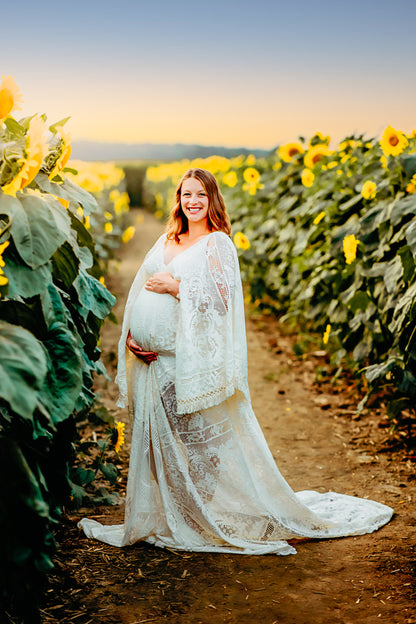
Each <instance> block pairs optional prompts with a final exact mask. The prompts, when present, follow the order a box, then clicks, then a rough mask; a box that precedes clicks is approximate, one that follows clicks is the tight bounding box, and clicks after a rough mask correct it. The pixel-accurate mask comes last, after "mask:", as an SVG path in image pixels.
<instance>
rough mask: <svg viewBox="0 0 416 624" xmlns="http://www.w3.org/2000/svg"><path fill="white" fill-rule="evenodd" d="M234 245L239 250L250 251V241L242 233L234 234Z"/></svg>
mask: <svg viewBox="0 0 416 624" xmlns="http://www.w3.org/2000/svg"><path fill="white" fill-rule="evenodd" d="M234 245H235V246H236V247H238V248H239V249H243V250H246V249H250V241H249V240H248V238H247V236H246V235H245V234H243V233H242V232H236V233H235V234H234Z"/></svg>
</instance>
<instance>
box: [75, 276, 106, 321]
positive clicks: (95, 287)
mask: <svg viewBox="0 0 416 624" xmlns="http://www.w3.org/2000/svg"><path fill="white" fill-rule="evenodd" d="M74 288H75V290H76V292H77V295H78V301H79V303H80V307H79V308H78V311H79V313H80V314H81V315H82V317H83V318H84V319H86V318H87V316H88V314H89V312H92V313H93V314H95V316H97V317H98V318H99V319H105V317H106V316H107V314H108V313H109V312H110V310H111V308H112V307H113V305H114V304H115V302H116V298H115V297H114V295H112V294H111V293H110V292H109V291H108V290H107V288H106V287H105V286H103V285H102V284H101V282H100V281H99V280H97V279H95V277H92V276H91V275H89V274H88V273H87V272H86V271H83V270H81V271H80V272H79V275H78V277H77V278H76V280H75V281H74Z"/></svg>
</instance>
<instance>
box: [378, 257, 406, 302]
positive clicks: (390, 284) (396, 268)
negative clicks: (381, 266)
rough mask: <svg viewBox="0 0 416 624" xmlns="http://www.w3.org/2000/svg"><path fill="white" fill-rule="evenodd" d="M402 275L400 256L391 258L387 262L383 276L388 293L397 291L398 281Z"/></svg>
mask: <svg viewBox="0 0 416 624" xmlns="http://www.w3.org/2000/svg"><path fill="white" fill-rule="evenodd" d="M402 276H403V265H402V262H401V260H400V257H399V256H396V257H395V258H393V260H391V261H390V262H388V263H387V267H386V271H385V273H384V276H383V277H384V283H385V284H386V288H387V292H388V293H393V292H396V291H398V282H399V280H400V278H401V277H402Z"/></svg>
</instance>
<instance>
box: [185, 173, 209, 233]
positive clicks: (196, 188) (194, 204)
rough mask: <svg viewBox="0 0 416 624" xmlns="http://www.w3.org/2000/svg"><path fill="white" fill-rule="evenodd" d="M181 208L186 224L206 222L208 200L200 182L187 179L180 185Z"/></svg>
mask: <svg viewBox="0 0 416 624" xmlns="http://www.w3.org/2000/svg"><path fill="white" fill-rule="evenodd" d="M181 206H182V210H183V212H184V214H185V216H186V218H187V219H188V222H192V223H198V222H200V221H204V220H205V221H206V220H207V216H208V206H209V199H208V195H207V192H206V191H205V189H204V187H203V186H202V184H201V182H200V181H199V180H197V179H196V178H187V179H186V180H185V181H184V182H183V183H182V188H181Z"/></svg>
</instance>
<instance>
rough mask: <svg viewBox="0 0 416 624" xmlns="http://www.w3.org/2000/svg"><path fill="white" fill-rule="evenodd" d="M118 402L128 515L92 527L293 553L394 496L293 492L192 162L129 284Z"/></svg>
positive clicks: (215, 213) (380, 508)
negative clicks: (163, 227) (256, 400)
mask: <svg viewBox="0 0 416 624" xmlns="http://www.w3.org/2000/svg"><path fill="white" fill-rule="evenodd" d="M117 381H118V384H119V388H120V400H119V405H121V406H128V407H129V409H130V410H131V412H132V415H133V419H134V424H133V435H132V443H131V456H130V465H129V477H128V485H127V497H126V509H125V521H124V524H122V525H116V526H105V525H101V524H100V523H98V522H96V521H94V520H89V519H85V518H84V519H83V520H81V522H80V526H81V527H82V528H83V530H84V531H85V533H86V535H87V536H88V537H94V538H96V539H99V540H102V541H104V542H107V543H109V544H113V545H115V546H124V545H127V544H133V543H135V542H137V541H140V540H145V541H146V542H148V543H151V544H155V545H156V546H162V547H169V548H175V549H181V550H192V551H212V552H235V553H243V554H265V553H276V554H279V555H289V554H294V553H296V550H295V549H294V547H293V545H291V544H290V543H289V542H290V540H295V539H299V538H302V537H303V538H315V539H316V538H333V537H341V536H347V535H360V534H363V533H369V532H372V531H374V530H376V529H378V528H379V527H380V526H382V525H383V524H385V523H386V522H388V521H389V520H390V518H391V516H392V513H393V510H392V509H390V507H386V506H385V505H382V504H380V503H377V502H374V501H370V500H366V499H360V498H356V497H353V496H347V495H343V494H336V493H333V492H328V493H326V494H320V493H318V492H313V491H303V492H297V493H295V492H293V490H292V489H291V488H290V486H289V485H288V483H287V482H286V481H285V479H284V478H283V477H282V475H281V474H280V472H279V470H278V469H277V467H276V464H275V462H274V459H273V456H272V454H271V452H270V450H269V448H268V446H267V443H266V441H265V439H264V436H263V434H262V431H261V429H260V427H259V424H258V422H257V420H256V417H255V415H254V413H253V410H252V408H251V402H250V394H249V389H248V384H247V352H246V338H245V323H244V305H243V294H242V287H241V278H240V272H239V266H238V258H237V254H236V250H235V248H234V245H233V243H232V241H231V239H230V221H229V218H228V215H227V213H226V210H225V205H224V200H223V198H222V195H221V193H220V191H219V188H218V185H217V182H216V180H215V178H214V176H212V175H211V174H210V173H209V172H207V171H205V170H203V169H190V170H189V171H187V172H186V173H185V175H184V176H183V178H182V179H181V181H180V183H179V186H178V188H177V191H176V205H175V207H174V208H173V210H172V212H171V216H170V220H169V222H168V225H167V231H166V234H164V235H163V236H162V237H161V238H160V239H159V240H158V241H157V242H156V244H155V245H154V246H153V248H152V249H151V250H150V251H149V252H148V254H147V255H146V257H145V260H144V262H143V265H142V267H141V268H140V270H139V271H138V274H137V276H136V278H135V280H134V282H133V285H132V287H131V290H130V293H129V297H128V300H127V304H126V309H125V313H124V320H123V329H122V335H121V339H120V346H119V368H118V374H117Z"/></svg>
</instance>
